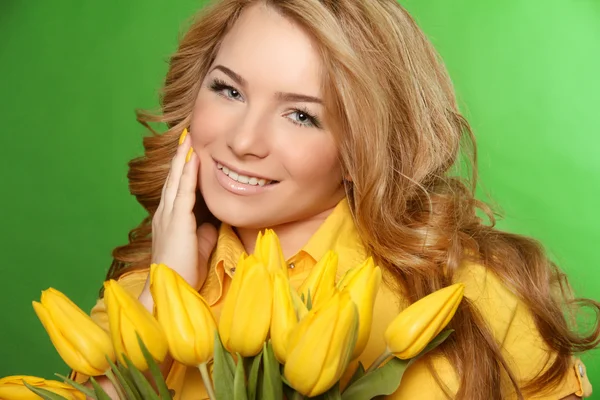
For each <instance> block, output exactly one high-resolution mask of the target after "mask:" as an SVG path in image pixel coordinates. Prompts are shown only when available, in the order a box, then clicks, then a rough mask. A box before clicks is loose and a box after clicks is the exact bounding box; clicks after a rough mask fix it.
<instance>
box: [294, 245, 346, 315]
mask: <svg viewBox="0 0 600 400" xmlns="http://www.w3.org/2000/svg"><path fill="white" fill-rule="evenodd" d="M337 267H338V255H337V254H336V253H334V252H333V251H331V250H330V251H328V252H327V253H326V254H325V255H324V256H323V258H321V259H320V260H319V262H318V263H317V265H315V266H314V267H313V269H312V270H311V271H310V274H309V275H308V277H307V278H306V280H305V281H304V282H303V283H302V285H300V287H299V288H298V293H299V294H300V295H301V296H303V297H304V301H305V302H307V300H308V296H309V293H310V300H311V304H312V307H316V306H318V305H319V304H320V303H323V302H325V301H327V300H328V299H329V298H330V297H331V296H332V295H333V294H334V293H335V291H336V288H335V275H336V273H337Z"/></svg>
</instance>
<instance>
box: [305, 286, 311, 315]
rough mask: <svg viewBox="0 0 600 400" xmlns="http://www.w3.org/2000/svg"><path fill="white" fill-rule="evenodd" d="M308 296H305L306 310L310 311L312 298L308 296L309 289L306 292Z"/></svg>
mask: <svg viewBox="0 0 600 400" xmlns="http://www.w3.org/2000/svg"><path fill="white" fill-rule="evenodd" d="M307 294H308V296H306V309H307V310H308V311H310V310H311V309H312V297H311V295H310V289H308V292H307Z"/></svg>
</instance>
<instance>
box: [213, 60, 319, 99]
mask: <svg viewBox="0 0 600 400" xmlns="http://www.w3.org/2000/svg"><path fill="white" fill-rule="evenodd" d="M214 70H219V71H221V72H223V73H224V74H225V75H227V76H228V77H230V78H231V79H233V80H234V81H235V82H236V83H237V84H238V85H240V86H246V85H247V84H248V81H246V80H245V79H244V78H243V77H242V76H241V75H239V74H237V73H235V72H234V71H232V70H231V69H229V68H227V67H225V66H223V65H220V64H219V65H215V66H214V67H213V68H212V69H211V70H210V72H212V71H214ZM210 72H209V73H210ZM275 97H276V98H277V99H278V100H281V101H287V102H302V103H317V104H323V100H321V99H320V98H318V97H314V96H308V95H306V94H299V93H288V92H276V93H275Z"/></svg>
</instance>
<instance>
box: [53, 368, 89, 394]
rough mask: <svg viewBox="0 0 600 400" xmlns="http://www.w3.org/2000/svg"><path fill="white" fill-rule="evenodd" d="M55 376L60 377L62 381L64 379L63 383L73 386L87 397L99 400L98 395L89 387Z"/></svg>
mask: <svg viewBox="0 0 600 400" xmlns="http://www.w3.org/2000/svg"><path fill="white" fill-rule="evenodd" d="M54 375H55V376H57V377H59V378H60V379H62V380H63V382H65V383H67V384H69V385H71V386H73V387H74V388H75V389H77V390H79V391H80V392H81V393H83V394H85V395H86V396H87V397H90V398H92V399H95V400H97V399H96V395H95V394H94V391H93V390H92V389H90V388H89V387H87V386H84V385H82V384H81V383H77V382H75V381H74V380H72V379H69V378H67V377H66V376H62V375H61V374H54Z"/></svg>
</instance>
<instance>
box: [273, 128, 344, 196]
mask: <svg viewBox="0 0 600 400" xmlns="http://www.w3.org/2000/svg"><path fill="white" fill-rule="evenodd" d="M323 134H324V135H326V134H325V133H323ZM282 153H283V154H284V159H283V160H282V164H283V165H284V166H285V168H286V170H287V171H288V173H289V174H290V175H291V177H292V178H293V179H294V180H295V181H296V182H297V183H299V184H300V183H301V184H307V185H311V186H314V185H315V183H317V182H318V183H321V182H322V183H323V184H326V185H330V184H331V183H332V182H334V183H337V182H338V181H341V180H342V172H341V166H340V162H339V158H338V150H337V147H336V145H335V143H334V142H333V140H332V139H331V138H330V137H326V138H319V137H316V138H314V139H312V140H306V141H304V142H303V143H295V144H294V145H293V146H288V147H287V150H286V151H283V152H282Z"/></svg>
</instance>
